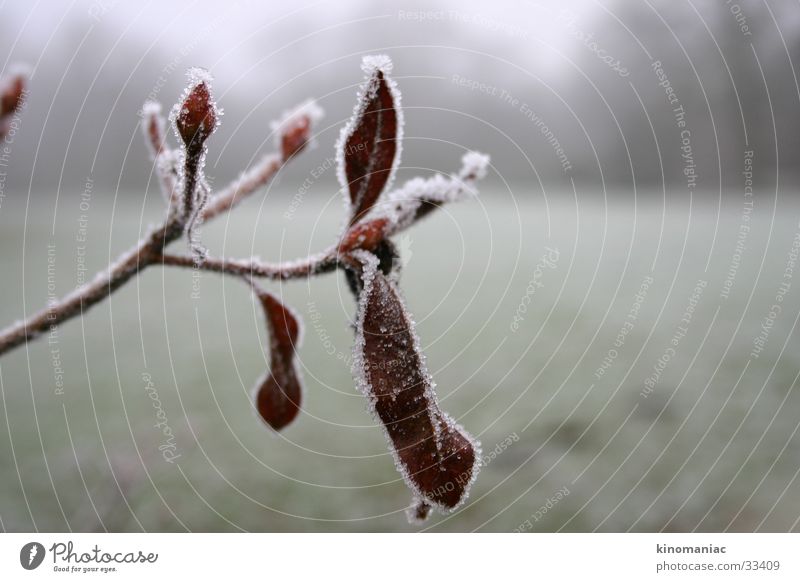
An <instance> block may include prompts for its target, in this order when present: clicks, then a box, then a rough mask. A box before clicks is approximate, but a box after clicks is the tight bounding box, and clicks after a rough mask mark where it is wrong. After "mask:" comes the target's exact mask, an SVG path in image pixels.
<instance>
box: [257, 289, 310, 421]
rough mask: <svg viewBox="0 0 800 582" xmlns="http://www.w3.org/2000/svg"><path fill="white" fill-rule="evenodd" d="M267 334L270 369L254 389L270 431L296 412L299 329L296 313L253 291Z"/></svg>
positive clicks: (268, 295) (299, 388) (299, 391)
mask: <svg viewBox="0 0 800 582" xmlns="http://www.w3.org/2000/svg"><path fill="white" fill-rule="evenodd" d="M256 293H257V295H258V298H259V300H260V301H261V305H262V307H263V308H264V315H265V316H266V320H267V329H268V331H269V350H270V369H269V371H268V372H267V373H266V374H265V375H264V377H262V378H261V380H259V382H258V383H257V385H256V389H255V401H256V402H255V403H256V409H257V410H258V414H259V415H260V416H261V418H262V419H263V420H264V422H266V423H267V424H268V425H269V426H270V427H272V428H273V429H274V430H281V429H282V428H283V427H285V426H286V425H287V424H289V423H290V422H292V420H294V418H295V417H296V416H297V413H298V412H299V411H300V400H301V398H302V385H301V379H300V374H299V371H298V370H297V367H296V366H295V364H294V354H295V350H296V349H297V348H298V347H300V341H301V337H300V335H301V327H300V325H301V324H300V319H299V317H298V316H297V314H296V313H294V312H293V311H292V310H290V309H289V308H288V307H286V306H285V305H283V304H282V303H281V302H280V301H279V300H278V298H277V297H275V296H274V295H273V294H271V293H269V292H268V291H265V290H263V289H256Z"/></svg>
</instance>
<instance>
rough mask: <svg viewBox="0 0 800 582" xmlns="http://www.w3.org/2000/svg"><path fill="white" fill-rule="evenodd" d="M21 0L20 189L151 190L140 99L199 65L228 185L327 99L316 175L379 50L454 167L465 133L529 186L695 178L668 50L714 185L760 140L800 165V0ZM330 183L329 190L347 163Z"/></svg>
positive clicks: (440, 159) (412, 149) (767, 158)
mask: <svg viewBox="0 0 800 582" xmlns="http://www.w3.org/2000/svg"><path fill="white" fill-rule="evenodd" d="M2 10H3V19H2V22H1V23H0V54H2V55H4V59H5V60H4V61H3V63H4V64H3V68H4V69H5V68H7V67H8V66H9V65H10V64H11V63H18V62H22V63H27V64H28V65H30V66H31V68H32V72H33V79H32V82H31V96H30V100H29V104H28V111H27V112H26V114H25V116H24V119H23V124H24V131H22V132H21V133H20V135H19V136H18V137H17V138H15V143H14V172H13V173H12V174H11V175H9V177H8V184H7V189H8V190H9V191H12V190H24V191H31V192H35V196H36V197H40V196H52V195H53V193H54V191H55V190H66V191H71V190H82V189H83V188H84V183H85V181H86V178H87V177H90V178H91V179H92V180H94V186H95V189H96V191H103V192H108V191H109V190H110V191H112V192H113V191H116V190H117V188H124V189H131V188H136V189H141V188H143V187H144V186H145V185H146V184H147V181H148V177H149V175H150V171H151V167H150V164H149V162H148V160H147V155H146V151H145V148H144V147H142V145H141V143H140V137H139V134H138V129H137V127H138V123H139V117H138V111H139V110H140V108H141V106H142V103H143V102H144V101H145V100H146V99H148V98H151V99H152V98H155V99H156V100H158V101H160V102H161V103H162V104H163V105H164V107H165V109H166V110H169V108H170V107H171V106H172V105H173V103H174V102H175V101H176V99H177V97H178V96H179V94H180V92H181V89H182V87H183V85H184V81H185V71H186V69H187V68H188V67H190V66H201V67H204V68H207V69H209V70H210V71H211V72H212V73H213V75H214V77H215V78H216V83H215V92H216V94H217V96H218V100H219V102H220V104H221V106H222V107H223V108H224V109H225V111H226V114H225V117H224V119H223V125H222V127H221V129H220V131H219V132H218V134H217V135H216V136H215V137H214V141H213V142H212V144H211V148H210V150H211V151H210V155H209V170H208V172H209V175H211V176H212V177H214V178H216V179H217V180H219V181H224V180H227V179H228V178H230V177H231V176H233V175H235V174H236V173H237V172H239V171H240V170H242V169H243V166H245V165H246V164H248V163H249V162H251V161H252V159H253V157H254V156H256V155H258V154H259V153H261V152H264V151H268V150H269V148H271V146H272V143H271V137H270V132H269V122H270V120H272V119H274V118H276V117H277V116H278V115H279V114H280V113H281V111H283V110H284V109H286V108H289V107H291V106H293V105H294V104H296V103H298V102H299V101H301V100H302V99H304V98H306V97H314V98H316V99H318V100H319V102H320V104H321V105H322V106H323V108H324V109H325V111H326V113H327V116H326V118H325V120H324V122H323V124H322V126H321V127H320V135H319V136H318V139H319V142H320V145H321V146H322V147H320V148H319V149H318V150H317V151H315V152H313V153H312V154H310V155H308V156H307V157H305V158H304V160H303V164H295V165H294V166H293V167H292V168H290V169H289V171H288V172H287V173H286V174H285V175H284V177H283V179H284V180H286V181H289V183H290V184H292V183H293V182H290V181H291V180H297V179H298V178H300V181H301V182H302V177H303V176H305V175H306V174H307V171H308V168H309V167H312V166H313V165H316V164H317V163H320V162H322V161H324V160H325V158H326V157H329V156H330V154H331V151H332V150H331V147H332V144H333V142H334V141H335V138H336V136H337V135H338V131H339V128H340V127H341V125H342V124H343V123H344V121H345V120H346V118H347V116H349V114H350V112H351V110H352V102H353V98H352V94H353V90H354V87H355V85H356V84H357V83H358V82H359V81H360V80H361V72H360V71H359V63H360V59H361V56H362V55H364V54H369V53H372V52H375V51H380V52H385V53H388V54H390V56H391V57H392V59H393V60H394V62H395V75H396V78H397V80H398V82H399V83H400V85H401V90H402V92H403V103H404V106H405V111H406V136H407V142H406V147H405V150H404V152H403V165H404V166H406V167H409V166H410V167H412V168H413V167H423V168H429V169H433V170H436V171H444V172H450V171H454V170H455V169H457V165H458V164H457V161H458V158H459V157H460V152H461V151H462V149H463V148H465V147H466V148H475V149H481V150H483V151H486V152H488V153H490V154H492V155H493V163H494V164H495V167H496V170H497V174H498V175H500V176H502V177H503V179H504V180H507V181H509V182H511V183H516V184H523V185H524V186H525V191H521V192H520V194H523V195H524V194H527V191H528V190H533V191H541V190H542V189H546V188H564V187H570V179H574V181H575V184H576V187H578V188H579V189H580V188H581V187H582V186H593V187H600V186H605V187H607V188H608V189H609V190H608V192H609V193H613V192H616V191H620V190H622V191H631V190H632V189H633V188H634V187H636V188H639V189H641V190H642V192H646V191H648V190H660V189H661V188H662V185H663V184H666V186H668V187H669V188H670V189H674V193H675V194H680V193H681V192H684V193H685V191H686V187H685V186H686V184H685V182H686V180H685V177H684V175H683V173H682V171H683V167H684V163H683V162H682V160H681V150H680V147H681V140H680V136H679V130H678V128H677V127H676V125H675V119H674V116H673V113H672V106H671V105H670V104H669V103H668V102H667V98H666V94H665V90H664V87H661V86H659V82H660V81H661V80H660V79H659V78H658V77H657V76H656V73H655V72H654V67H653V66H652V64H653V62H655V61H660V62H661V63H662V65H663V70H664V72H665V74H666V75H667V77H668V79H669V82H670V84H671V86H672V87H673V88H674V90H675V93H676V95H677V97H678V99H679V101H680V105H682V106H683V107H684V109H685V111H686V122H687V127H688V128H689V129H690V131H691V146H692V150H693V152H692V153H693V158H694V162H695V164H696V166H697V176H698V177H697V184H696V190H704V191H720V190H725V189H727V188H728V187H731V186H736V185H738V184H739V182H740V172H741V170H742V152H743V151H744V150H745V149H753V150H755V151H756V152H757V154H756V156H757V158H756V163H757V165H758V168H759V172H758V185H759V186H761V187H764V188H773V187H774V186H775V185H776V183H777V182H778V181H780V182H781V185H782V186H786V185H791V184H794V183H795V182H796V180H797V178H798V171H797V164H796V160H797V159H798V156H800V131H798V126H797V121H796V120H797V119H798V114H799V113H800V111H798V107H799V106H798V95H800V92H799V90H798V80H797V78H796V76H795V74H794V73H793V70H792V66H791V63H792V62H797V60H798V58H800V10H798V9H797V7H796V6H795V5H794V4H793V3H790V2H771V3H767V2H742V3H741V6H740V5H739V4H735V3H732V2H725V1H719V2H694V3H693V2H687V3H681V5H680V8H676V6H675V5H674V4H673V3H664V2H653V3H650V2H642V3H639V2H635V3H634V2H605V3H598V2H592V1H571V2H560V3H558V4H553V3H550V2H491V3H486V2H434V3H417V4H415V3H405V2H401V3H397V2H336V3H332V2H304V1H301V2H292V3H290V4H285V3H259V2H247V1H240V2H227V3H224V4H220V3H218V2H204V1H199V2H188V3H165V2H136V3H131V2H116V1H114V0H97V1H95V2H64V3H61V2H36V3H29V2H12V3H6V4H4V6H3V8H2ZM592 43H596V45H594V44H592ZM598 51H600V56H598ZM601 56H602V57H604V58H606V59H607V60H608V61H613V62H614V63H615V64H614V65H613V66H612V65H610V64H607V63H606V62H604V61H603V60H602V59H601ZM458 80H461V81H462V82H463V84H460V83H459V82H458ZM481 85H483V86H482V87H481ZM526 114H527V115H526ZM531 114H535V115H536V116H537V117H538V119H541V123H544V124H545V125H546V129H550V130H551V131H552V136H550V135H548V136H545V135H543V132H542V130H541V126H537V125H536V124H535V123H534V121H533V120H532V118H531ZM548 137H552V138H554V139H555V140H557V141H558V143H559V144H560V145H561V147H562V148H563V151H564V156H562V158H561V159H559V157H558V155H557V153H556V152H555V147H554V145H553V140H552V139H548ZM778 151H779V152H780V156H778V154H777V152H778ZM565 157H566V160H567V162H568V166H569V169H568V170H564V167H563V166H564V165H565V163H564V162H565ZM412 173H414V172H412ZM403 177H405V176H404V174H403V173H401V175H400V178H401V179H402V178H403ZM320 186H321V188H324V189H326V194H328V195H330V188H336V186H335V183H334V181H333V173H329V175H328V176H326V180H324V181H323V182H322V184H321V185H320Z"/></svg>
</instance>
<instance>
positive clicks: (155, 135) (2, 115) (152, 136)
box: [0, 69, 335, 355]
mask: <svg viewBox="0 0 800 582" xmlns="http://www.w3.org/2000/svg"><path fill="white" fill-rule="evenodd" d="M26 78H27V77H26V76H25V75H24V74H23V73H22V72H19V73H15V74H14V75H11V76H9V77H8V78H5V79H3V80H2V81H0V136H1V135H2V128H4V127H5V125H6V123H7V121H8V119H9V118H10V117H11V116H12V115H13V114H14V113H15V112H17V111H18V109H19V108H20V106H21V104H22V102H23V99H24V96H25V83H26ZM304 106H305V107H306V109H305V110H307V107H308V103H306V104H304ZM142 112H143V124H144V127H143V133H144V137H145V143H146V144H147V146H148V148H149V149H150V153H151V155H152V157H153V161H154V163H155V164H156V171H157V172H158V175H159V179H160V181H161V187H162V190H163V192H164V195H165V198H166V199H167V204H168V207H169V211H168V213H167V217H166V218H165V219H164V222H163V223H162V224H160V225H158V226H156V227H155V228H153V229H152V230H151V231H150V232H149V233H148V234H147V235H146V236H145V237H144V238H143V239H142V240H141V241H139V242H138V243H137V244H136V245H135V246H134V247H132V248H131V249H130V250H128V251H126V252H125V253H123V254H122V255H121V256H120V257H119V258H118V259H117V260H116V261H114V262H113V263H112V264H111V265H109V266H108V267H107V268H106V269H105V270H104V271H102V272H101V273H99V274H98V275H97V276H96V277H95V278H94V279H93V280H92V281H91V282H90V283H87V284H86V285H83V286H81V287H78V288H77V289H75V290H73V291H72V292H71V293H69V294H68V295H66V296H65V297H63V298H61V299H58V300H54V301H52V302H51V303H50V304H49V305H47V306H46V307H45V308H43V309H41V310H40V311H38V312H36V313H34V314H33V315H31V316H30V317H28V318H27V319H25V320H22V321H18V322H16V323H14V324H12V325H10V326H8V327H7V328H5V329H3V330H0V355H2V354H4V353H6V352H8V351H10V350H12V349H13V348H15V347H18V346H20V345H23V344H25V343H26V342H27V341H29V340H31V339H34V338H36V337H37V336H39V335H41V334H43V333H45V332H48V331H50V330H51V329H53V328H54V327H56V326H58V325H60V324H62V323H63V322H65V321H67V320H69V319H71V318H73V317H76V316H78V315H81V314H83V313H84V312H85V311H86V310H87V309H89V308H90V307H92V306H93V305H96V304H97V303H99V302H101V301H102V300H104V299H105V298H106V297H108V296H109V295H110V294H111V293H113V292H114V291H116V290H117V289H119V288H120V287H122V286H123V285H124V284H125V283H127V282H128V281H129V280H130V279H132V278H133V277H134V276H135V275H137V274H139V273H140V272H141V271H142V270H143V269H145V268H146V267H148V266H150V265H152V264H155V263H159V262H162V255H163V254H164V249H165V248H166V247H167V246H168V245H169V244H170V243H172V242H174V241H176V240H178V239H179V238H180V237H181V236H182V235H183V234H184V233H186V232H187V228H188V225H189V224H190V221H191V220H192V217H193V216H194V218H195V220H197V219H198V218H199V217H198V216H197V215H198V214H199V212H198V206H200V211H202V196H204V195H205V193H204V192H198V189H199V187H200V186H202V182H203V178H202V172H201V170H202V162H203V159H202V158H203V157H204V155H205V147H206V146H205V141H206V139H208V137H209V136H210V135H211V133H213V131H214V129H215V128H216V126H217V125H218V117H219V115H221V111H220V110H219V109H217V108H216V105H215V104H214V103H213V100H212V99H211V93H210V77H208V76H207V74H205V73H202V72H200V71H199V70H197V69H194V70H192V71H190V84H189V86H188V87H187V89H186V91H185V92H184V96H183V98H182V99H181V101H179V102H178V104H177V105H176V106H175V108H174V109H173V116H172V117H173V119H172V121H173V124H174V127H175V131H176V135H177V136H178V137H179V139H180V140H181V141H182V142H183V147H184V151H183V152H181V153H182V155H183V158H184V162H183V164H182V165H179V164H176V160H177V159H178V158H179V156H178V155H177V152H175V151H174V150H171V149H170V148H169V146H168V145H167V142H166V136H165V132H164V120H163V117H162V116H161V107H160V105H158V104H154V103H152V102H150V103H147V104H145V106H144V108H143V111H142ZM320 116H321V110H319V108H317V109H316V110H314V116H313V119H312V118H309V119H308V122H307V124H306V125H305V130H304V131H301V132H298V131H297V127H296V124H295V125H287V126H286V131H287V132H289V131H291V132H293V133H292V135H291V136H287V137H284V136H283V135H281V139H282V140H284V139H285V140H288V141H290V142H291V141H293V142H294V143H295V144H299V143H300V141H301V140H302V139H303V137H304V135H306V134H310V132H311V130H312V123H313V122H314V121H316V120H318V119H319V117H320ZM306 141H308V138H307V137H306V138H305V141H304V142H303V144H304V143H305V142H306ZM301 149H302V146H299V145H296V146H295V152H292V153H290V154H289V155H288V156H284V155H283V152H281V154H271V157H273V158H275V159H279V160H280V159H283V158H285V160H284V161H288V160H289V159H291V158H292V157H293V156H294V153H297V152H299V151H300V150H301ZM276 170H277V168H276ZM274 175H275V171H264V172H262V173H261V174H260V175H259V176H258V179H257V180H248V179H246V178H239V179H238V180H236V181H235V182H234V183H233V184H231V185H230V186H228V187H227V188H226V189H225V190H224V191H223V194H224V193H226V192H234V191H236V190H237V188H239V189H241V188H242V186H241V184H242V183H243V180H244V183H245V184H246V188H249V190H248V193H249V192H251V191H254V190H255V189H256V188H258V187H259V186H261V185H263V184H266V183H267V182H268V181H269V180H270V179H271V178H272V177H273V176H274ZM244 176H245V177H247V176H248V174H245V175H244ZM237 184H238V186H237ZM181 196H182V197H183V199H182V200H179V199H180V197H181ZM215 200H216V199H215ZM233 205H234V204H233V203H229V204H228V203H223V204H220V203H219V202H217V205H216V206H212V207H211V208H214V209H215V210H214V212H213V213H211V214H209V213H207V212H203V214H202V218H203V219H205V220H207V219H209V218H212V217H213V216H216V215H218V214H220V213H222V212H223V211H224V210H229V209H231V208H232V207H233ZM208 208H209V207H207V208H206V210H207V209H208ZM196 259H197V258H196V257H191V258H189V260H190V261H192V263H193V264H195V263H196V262H197V261H196ZM175 264H178V263H177V262H176V263H175ZM180 266H184V265H180ZM226 268H227V267H226ZM322 268H328V269H330V270H332V269H333V268H335V264H334V266H333V267H331V266H323V267H322ZM209 270H211V268H210V267H209ZM312 270H313V269H312ZM268 271H269V269H265V272H268ZM263 276H269V275H263Z"/></svg>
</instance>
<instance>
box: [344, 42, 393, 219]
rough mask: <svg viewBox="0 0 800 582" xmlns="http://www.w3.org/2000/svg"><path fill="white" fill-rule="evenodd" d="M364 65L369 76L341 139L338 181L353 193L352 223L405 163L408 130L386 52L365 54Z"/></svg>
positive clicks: (350, 195) (371, 203)
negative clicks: (403, 153) (403, 144)
mask: <svg viewBox="0 0 800 582" xmlns="http://www.w3.org/2000/svg"><path fill="white" fill-rule="evenodd" d="M362 69H363V70H364V72H365V73H366V74H367V79H366V81H365V82H364V84H363V85H362V86H361V89H360V92H359V95H358V102H357V104H356V107H355V110H354V112H353V117H352V118H351V120H350V122H349V123H348V124H347V125H346V126H345V127H344V128H343V129H342V133H341V135H340V136H339V141H338V143H337V144H336V151H337V162H338V176H339V182H340V184H341V186H342V188H343V189H344V190H345V191H346V192H348V193H349V198H350V224H354V223H355V222H356V221H358V220H359V219H360V218H361V217H362V216H363V215H364V214H365V213H366V212H367V211H369V209H370V208H372V206H373V205H374V204H375V202H376V201H377V200H378V198H379V197H380V195H381V192H383V191H384V189H385V188H387V187H388V186H389V185H390V183H391V180H392V178H393V176H394V173H395V170H396V169H397V166H398V164H399V163H400V143H401V140H402V133H403V118H402V112H401V109H400V92H399V91H398V90H397V87H396V85H395V84H394V81H392V80H391V79H390V78H389V76H388V75H389V73H390V72H391V70H392V63H391V61H390V60H389V58H388V57H386V56H382V55H381V56H372V57H365V58H364V61H363V64H362Z"/></svg>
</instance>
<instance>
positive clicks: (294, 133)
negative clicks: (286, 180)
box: [281, 117, 311, 160]
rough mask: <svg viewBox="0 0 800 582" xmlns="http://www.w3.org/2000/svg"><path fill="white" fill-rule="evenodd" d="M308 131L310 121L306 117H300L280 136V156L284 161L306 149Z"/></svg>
mask: <svg viewBox="0 0 800 582" xmlns="http://www.w3.org/2000/svg"><path fill="white" fill-rule="evenodd" d="M310 129H311V120H309V119H308V117H300V118H299V119H297V120H296V121H295V122H294V124H293V125H292V126H291V127H287V128H286V131H285V132H284V134H283V135H282V136H281V155H282V156H283V159H284V160H288V159H289V158H291V157H292V156H293V155H294V154H296V153H299V152H300V151H301V150H302V149H303V148H304V147H306V144H307V143H308V136H309V130H310Z"/></svg>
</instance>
